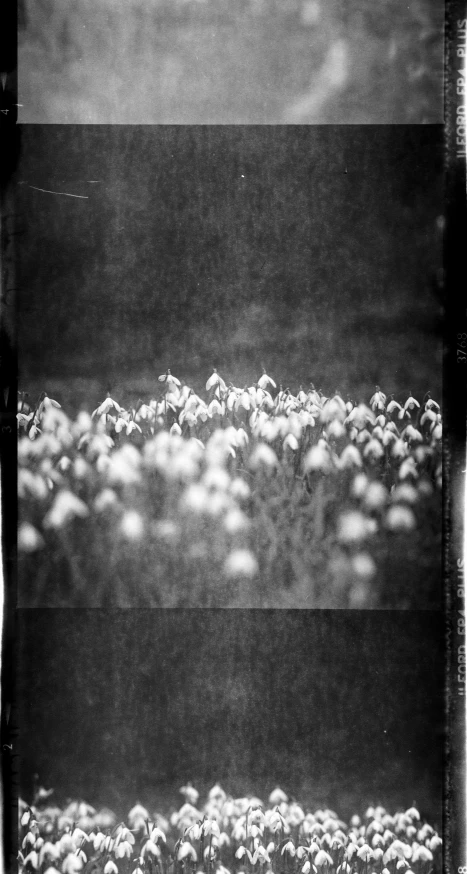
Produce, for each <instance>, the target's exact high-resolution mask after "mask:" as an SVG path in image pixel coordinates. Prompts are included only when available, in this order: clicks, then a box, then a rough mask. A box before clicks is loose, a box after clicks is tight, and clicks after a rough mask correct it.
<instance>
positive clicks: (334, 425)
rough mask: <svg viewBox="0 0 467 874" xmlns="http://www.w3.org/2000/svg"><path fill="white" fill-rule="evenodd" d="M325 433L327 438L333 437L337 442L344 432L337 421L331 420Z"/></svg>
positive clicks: (340, 423) (341, 425)
mask: <svg viewBox="0 0 467 874" xmlns="http://www.w3.org/2000/svg"><path fill="white" fill-rule="evenodd" d="M326 433H327V435H328V437H333V438H334V439H335V440H338V439H339V438H340V437H343V436H344V434H345V433H346V430H345V428H344V426H343V424H342V422H340V421H339V419H332V420H331V421H330V422H329V425H328V426H327V428H326Z"/></svg>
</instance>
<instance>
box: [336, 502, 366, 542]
mask: <svg viewBox="0 0 467 874" xmlns="http://www.w3.org/2000/svg"><path fill="white" fill-rule="evenodd" d="M367 535H368V520H367V517H366V516H364V515H363V513H360V512H359V511H358V510H350V511H348V512H346V513H342V514H341V515H340V517H339V521H338V526H337V537H338V539H339V540H340V541H341V543H358V542H359V541H361V540H364V539H365V537H366V536H367Z"/></svg>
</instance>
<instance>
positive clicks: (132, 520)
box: [119, 510, 144, 540]
mask: <svg viewBox="0 0 467 874" xmlns="http://www.w3.org/2000/svg"><path fill="white" fill-rule="evenodd" d="M119 529H120V532H121V533H122V534H123V536H124V537H126V539H127V540H141V538H142V536H143V534H144V520H143V517H142V516H141V514H140V513H138V512H137V511H136V510H126V511H125V513H124V514H123V516H122V518H121V520H120V525H119Z"/></svg>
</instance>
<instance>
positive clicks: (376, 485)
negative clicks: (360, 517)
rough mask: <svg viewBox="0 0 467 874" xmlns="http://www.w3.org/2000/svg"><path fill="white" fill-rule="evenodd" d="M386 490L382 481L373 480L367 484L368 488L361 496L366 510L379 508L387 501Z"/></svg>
mask: <svg viewBox="0 0 467 874" xmlns="http://www.w3.org/2000/svg"><path fill="white" fill-rule="evenodd" d="M387 499H388V490H387V489H386V487H385V486H383V484H382V483H380V482H378V481H377V480H373V482H370V483H369V484H368V488H367V490H366V492H365V494H364V497H363V503H364V504H365V507H366V508H367V509H368V510H381V509H382V508H383V507H384V506H385V505H386V502H387Z"/></svg>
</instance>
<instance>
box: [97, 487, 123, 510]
mask: <svg viewBox="0 0 467 874" xmlns="http://www.w3.org/2000/svg"><path fill="white" fill-rule="evenodd" d="M116 506H118V498H117V495H116V494H115V492H114V490H113V489H109V488H105V489H102V491H101V492H99V493H98V494H97V495H96V497H95V498H94V502H93V507H94V509H95V511H96V513H104V512H105V511H106V510H110V509H112V508H114V507H116Z"/></svg>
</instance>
